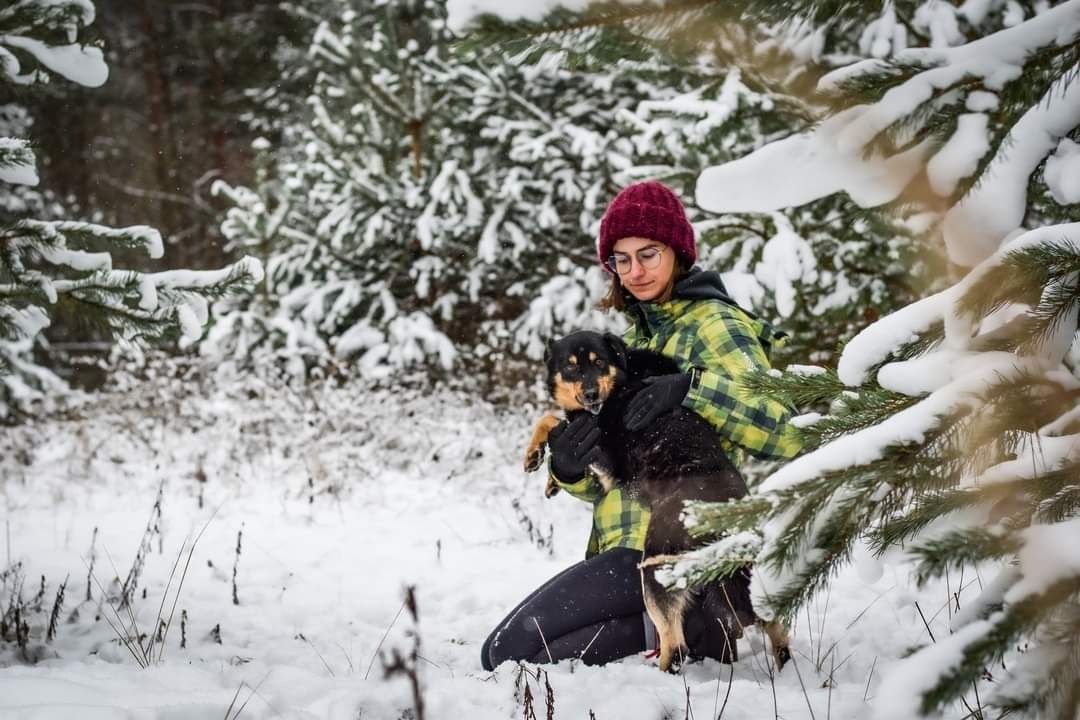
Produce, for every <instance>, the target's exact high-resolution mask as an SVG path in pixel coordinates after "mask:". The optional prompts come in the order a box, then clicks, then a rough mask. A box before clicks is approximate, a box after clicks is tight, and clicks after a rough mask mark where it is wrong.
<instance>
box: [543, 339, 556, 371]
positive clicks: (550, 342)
mask: <svg viewBox="0 0 1080 720" xmlns="http://www.w3.org/2000/svg"><path fill="white" fill-rule="evenodd" d="M554 346H555V340H554V339H551V340H548V341H547V342H546V343H544V364H545V365H547V366H548V367H551V348H553V347H554Z"/></svg>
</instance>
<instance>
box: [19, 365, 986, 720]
mask: <svg viewBox="0 0 1080 720" xmlns="http://www.w3.org/2000/svg"><path fill="white" fill-rule="evenodd" d="M159 387H160V388H161V389H159ZM177 387H181V388H182V387H184V384H183V383H174V384H172V385H166V384H162V385H160V386H159V385H149V384H147V385H141V386H140V385H136V386H132V387H131V388H130V389H128V390H126V391H124V392H120V393H115V394H114V395H112V396H110V397H108V398H106V399H103V400H100V401H98V402H95V403H94V404H92V405H87V406H86V407H85V408H84V410H83V411H82V412H83V415H84V416H85V417H84V418H83V419H75V420H71V419H68V420H54V421H49V422H46V423H42V424H38V425H34V426H29V427H22V428H5V429H3V431H2V436H3V439H2V441H0V450H2V452H3V455H2V459H0V478H2V492H3V502H4V524H5V538H6V540H5V555H4V556H0V559H3V560H4V561H5V562H6V563H7V565H6V566H10V565H11V564H12V563H19V562H21V563H22V569H23V571H24V576H25V585H24V587H23V590H22V594H23V598H24V600H27V601H29V600H30V599H31V598H32V596H34V595H35V594H37V592H38V590H39V588H40V584H41V576H44V577H45V582H46V589H45V594H44V600H43V601H42V605H43V610H42V611H41V612H39V613H38V614H36V615H34V616H33V617H32V622H31V638H30V642H29V652H30V653H31V655H33V656H34V657H36V658H37V662H35V663H32V664H28V663H27V662H26V660H25V659H24V656H23V653H22V651H20V650H19V649H18V648H17V647H16V646H15V645H14V644H10V643H8V644H4V645H2V646H0V647H2V654H0V658H2V661H3V667H2V669H0V716H2V717H4V718H160V719H162V720H164V719H168V720H186V719H188V718H221V717H235V716H236V711H237V709H238V708H239V706H240V705H241V704H242V703H245V702H246V705H244V707H243V711H242V713H241V714H240V717H243V718H351V719H355V718H389V719H394V718H401V717H410V716H411V715H410V713H411V708H412V706H413V698H412V691H411V688H410V684H409V682H408V680H407V678H405V677H401V676H396V677H391V678H389V679H387V678H385V677H384V672H383V664H382V658H384V657H385V658H389V654H390V653H391V652H392V651H393V650H398V651H400V652H401V653H402V654H407V653H408V652H409V651H410V650H411V648H412V646H413V645H412V643H413V639H412V637H411V636H410V635H409V632H410V630H411V629H413V624H412V621H411V619H410V617H409V615H408V613H407V612H402V607H403V597H404V589H405V587H406V586H415V596H416V599H417V604H418V610H419V624H418V625H417V626H416V629H417V631H418V635H419V642H420V649H419V654H420V656H421V658H422V660H421V662H420V663H419V665H420V682H421V691H422V697H423V702H424V706H425V707H424V710H425V716H426V717H428V718H455V719H457V720H460V719H462V718H470V719H471V718H477V719H480V718H500V719H506V718H516V717H523V716H525V714H526V708H525V707H524V689H523V683H526V682H528V683H529V684H530V685H531V688H532V690H531V694H532V697H533V698H534V700H533V703H534V709H535V712H536V715H537V717H545V716H550V715H548V712H547V708H546V702H545V699H544V698H545V694H546V690H545V687H544V676H542V675H537V673H536V671H537V667H535V666H527V667H525V671H526V672H525V673H524V674H523V673H522V672H521V670H520V669H519V668H518V667H517V666H515V665H513V664H510V663H507V664H504V665H503V666H501V667H499V668H498V669H497V670H496V671H495V672H494V673H487V672H484V671H483V670H482V669H481V668H480V666H479V649H480V645H481V643H482V642H483V640H484V638H485V636H486V635H487V633H488V631H489V630H490V629H491V627H492V626H493V625H494V624H495V623H496V622H497V621H498V620H499V619H500V618H501V617H502V616H503V615H504V613H505V612H506V611H507V610H508V609H509V608H510V607H512V606H513V605H514V604H515V603H516V602H517V601H518V600H519V599H520V598H521V597H522V596H523V595H524V594H525V593H527V592H528V591H529V590H531V589H532V588H533V587H534V586H536V585H537V584H539V583H540V582H542V581H543V580H544V579H546V578H547V577H549V576H550V575H552V574H554V573H555V572H556V571H558V570H559V569H561V568H563V567H564V566H566V565H568V564H570V563H572V562H574V561H576V560H578V559H580V557H581V554H582V552H583V550H584V546H585V540H586V536H587V534H588V527H589V511H588V508H587V506H586V505H584V504H582V503H580V502H578V501H576V500H573V499H572V498H569V497H567V496H566V495H565V494H562V495H560V496H557V497H556V498H554V499H551V500H545V499H544V498H543V496H542V485H543V479H542V478H541V477H539V476H538V475H534V476H530V475H526V474H525V473H524V472H523V471H522V470H521V468H520V458H519V455H520V453H521V449H522V447H523V445H524V443H525V441H526V439H527V437H528V428H529V425H530V423H531V421H532V420H533V419H534V418H535V417H536V413H537V412H538V410H537V409H536V408H533V407H530V406H528V405H524V406H522V407H521V408H518V409H514V410H512V411H507V410H497V409H495V408H492V407H491V406H489V405H486V404H484V403H483V402H478V401H477V400H476V399H475V398H473V397H469V396H466V395H463V394H458V393H455V392H451V391H444V392H438V393H416V392H404V391H402V392H398V393H390V392H385V391H379V392H368V393H365V392H364V391H363V390H362V389H360V388H358V387H345V388H336V389H332V388H329V387H324V388H322V389H318V390H314V391H312V390H305V391H301V392H294V391H292V390H287V389H283V388H272V387H269V386H264V385H260V384H259V383H258V382H256V381H248V383H247V387H245V388H235V389H234V391H233V392H231V393H228V394H226V393H222V392H219V391H216V390H212V389H211V390H200V391H197V392H191V393H190V394H188V395H187V396H186V397H183V398H177V397H176V395H175V389H176V388H177ZM168 388H172V389H168ZM204 393H205V394H204ZM159 485H162V486H163V500H162V503H161V512H160V515H161V519H160V523H159V527H160V533H158V534H155V535H153V537H152V539H151V542H150V547H151V548H152V549H151V552H150V553H149V555H148V556H147V557H146V560H145V567H144V569H143V571H142V574H141V578H140V580H139V585H138V591H137V592H136V600H135V602H134V603H133V606H134V617H135V619H136V621H137V623H138V627H139V628H140V629H141V630H143V631H146V632H149V633H152V632H153V630H152V629H153V627H154V626H155V624H156V618H157V616H158V613H159V607H160V606H161V604H162V595H163V593H165V594H166V595H167V602H166V603H165V610H164V612H163V615H164V616H166V617H167V616H168V614H169V610H170V607H171V606H172V603H173V597H174V596H176V593H177V591H178V592H179V599H178V601H177V602H176V609H175V615H174V616H173V619H172V624H171V626H170V629H169V631H168V634H167V636H166V637H165V641H164V643H163V645H160V646H159V647H158V648H156V649H155V651H154V653H153V654H154V656H155V658H156V657H157V655H158V652H159V651H160V653H161V658H160V660H156V659H155V661H154V662H152V663H151V665H150V667H148V668H145V669H143V668H140V667H139V665H138V664H137V663H136V661H135V660H134V659H133V657H132V654H131V652H129V650H128V649H126V648H125V646H124V645H123V644H122V643H120V642H119V641H118V636H117V633H116V631H114V630H113V629H112V628H110V625H109V624H108V622H106V619H105V618H106V617H107V618H108V619H109V620H111V621H112V622H113V624H114V625H119V624H120V623H121V622H124V623H125V624H127V625H129V626H130V618H129V617H128V616H127V614H126V613H123V614H122V616H121V618H120V619H118V618H117V616H116V615H115V614H114V613H113V611H112V610H110V609H109V607H110V606H109V604H108V603H106V604H103V603H102V595H103V592H102V587H103V588H104V590H105V592H106V593H108V594H110V595H113V596H117V595H118V594H119V586H120V583H122V582H123V581H124V579H125V578H126V577H127V575H128V572H129V569H130V568H131V566H132V564H133V561H134V559H135V556H136V552H137V549H138V547H139V545H140V542H141V541H142V540H143V538H144V535H145V530H146V527H147V521H148V518H150V517H151V511H152V507H153V506H154V502H155V497H156V496H157V493H158V488H159ZM200 498H201V500H200ZM204 528H205V531H204V532H202V534H201V536H199V539H198V542H197V544H196V546H195V549H194V553H193V556H192V562H191V564H190V568H189V569H188V571H187V574H186V577H185V578H184V580H183V585H182V587H180V588H179V589H178V588H177V584H178V580H179V578H180V574H181V572H182V568H183V564H184V563H183V559H185V558H186V557H187V556H186V553H185V554H184V555H183V556H181V555H180V554H181V552H182V549H183V548H185V547H190V542H191V540H192V539H193V538H194V537H195V536H197V535H199V533H200V532H201V531H203V529H204ZM95 529H96V538H95ZM238 534H240V553H239V560H237V540H238ZM92 545H93V549H92ZM91 556H93V567H94V575H95V577H96V578H97V580H98V581H100V583H101V586H102V587H99V586H98V585H97V584H96V583H95V582H91V588H90V595H91V597H92V599H91V600H86V597H87V576H88V563H89V562H91ZM178 556H180V557H181V563H180V569H179V570H176V571H175V573H174V572H173V566H174V563H175V562H176V560H177V558H178ZM114 563H115V569H114ZM234 567H235V572H236V585H235V587H236V597H237V600H238V601H239V604H234V602H233V572H234ZM875 575H877V573H876V572H875V567H874V566H873V564H872V563H870V564H869V567H867V564H866V563H864V564H863V565H862V566H861V567H859V568H857V569H852V570H850V571H847V572H845V573H844V574H842V575H841V576H840V577H839V578H838V579H837V580H836V582H835V583H834V585H833V587H832V589H831V591H830V593H829V594H828V596H827V597H826V596H823V597H821V598H819V599H817V600H816V601H815V602H813V603H811V606H810V608H809V611H808V612H807V613H806V614H805V615H804V616H802V617H800V619H799V622H798V624H797V625H796V627H795V628H794V631H793V649H794V653H795V663H793V664H790V665H789V666H788V667H786V668H785V669H784V670H783V671H782V672H781V673H780V674H779V675H777V676H776V677H775V680H774V681H771V680H770V678H769V673H768V672H767V670H766V667H765V659H764V654H763V648H762V643H761V639H760V637H759V636H758V635H757V634H756V633H751V634H750V637H748V638H747V639H745V640H743V641H740V642H741V643H742V645H741V652H742V655H743V659H742V660H741V661H740V662H739V663H737V664H736V665H735V666H734V667H733V669H732V668H729V667H728V666H722V665H720V664H718V663H715V662H712V661H708V662H704V663H698V664H693V665H691V666H689V667H687V668H686V670H685V672H684V673H683V674H682V675H665V674H662V673H661V672H660V671H659V670H657V668H656V666H655V660H649V659H645V658H644V656H637V657H631V658H627V659H625V660H623V661H621V662H618V663H614V664H612V665H609V666H606V667H585V666H583V665H581V664H574V663H569V662H564V663H560V664H559V665H556V666H552V667H547V668H542V669H544V670H547V675H546V679H547V681H548V682H549V683H550V686H551V688H552V691H553V697H554V715H553V716H554V717H557V718H586V717H590V711H591V713H592V715H591V716H593V717H596V718H599V719H600V720H608V719H613V718H620V719H626V720H630V719H633V718H648V719H650V720H652V719H657V718H667V717H671V718H674V717H679V718H682V717H698V718H702V717H706V716H710V717H716V716H717V714H718V713H719V712H720V708H721V706H723V705H724V703H725V697H727V699H726V707H724V711H723V717H726V718H762V717H774V716H776V717H781V718H787V719H794V718H810V717H813V718H817V719H819V720H820V719H822V718H828V717H833V718H860V717H869V716H870V715H871V713H872V705H873V699H874V696H875V694H876V690H877V688H878V684H879V681H880V679H881V677H882V675H883V673H885V672H887V671H888V669H889V665H890V664H891V663H890V660H889V658H893V657H896V656H898V655H899V654H901V653H902V651H903V650H904V649H905V648H906V647H908V646H910V645H913V644H916V643H919V642H924V641H925V640H926V638H927V632H926V628H925V627H924V625H923V622H922V620H921V619H920V617H919V615H918V613H917V610H916V608H915V605H914V600H916V599H918V600H919V605H920V608H921V609H922V611H923V613H924V614H925V616H926V619H927V620H928V621H929V622H930V625H931V628H932V629H933V630H934V631H935V633H942V634H944V633H947V629H946V622H947V616H948V612H949V611H948V610H947V609H946V600H945V598H946V595H947V591H946V588H945V587H944V586H931V587H929V588H928V589H926V590H925V591H924V592H922V593H921V594H920V595H919V596H915V595H913V594H912V592H911V590H909V589H908V588H909V587H910V586H911V583H910V582H909V579H908V576H907V571H906V568H904V567H903V566H897V565H887V566H886V567H885V571H884V573H883V574H882V575H881V576H880V577H879V578H878V579H876V580H874V576H875ZM170 577H172V584H171V586H169V587H168V590H167V591H166V586H168V585H169V581H170ZM65 578H66V579H67V586H66V589H65V602H64V605H63V611H62V613H61V615H60V619H59V626H58V629H57V632H56V637H55V639H54V640H53V641H52V642H51V643H46V642H45V637H44V635H45V632H46V630H45V625H46V624H47V622H48V614H49V610H50V609H51V607H52V605H53V599H54V597H55V594H56V590H57V587H58V585H59V583H61V582H62V581H64V580H65ZM114 578H116V579H114ZM12 580H13V575H12V574H10V573H9V575H8V576H7V578H6V581H5V582H6V584H5V585H3V586H2V587H0V593H2V594H0V610H7V609H8V608H9V607H10V605H11V597H10V594H11V590H12ZM870 580H874V581H873V582H868V581H870ZM970 580H971V578H967V579H965V580H964V583H965V584H967V583H968V582H969V581H970ZM956 584H957V583H956V579H955V578H954V583H953V586H952V589H953V590H956ZM961 599H962V597H961ZM182 612H184V613H186V620H185V622H184V623H183V633H182V632H181V627H180V625H181V623H180V617H181V613H182ZM98 618H100V619H98ZM215 627H217V628H219V629H220V643H219V642H217V641H216V640H215V638H214V633H213V632H212V631H213V629H214V628H215ZM384 636H385V638H384ZM181 640H184V646H183V647H181ZM729 673H730V675H729ZM830 675H831V678H832V680H831V681H830ZM537 677H539V678H540V679H539V680H538V679H537ZM729 683H730V688H729ZM234 698H236V699H235V703H234ZM231 704H232V705H233V707H232V711H231V712H227V710H228V708H229V707H230V705H231ZM688 705H689V708H688Z"/></svg>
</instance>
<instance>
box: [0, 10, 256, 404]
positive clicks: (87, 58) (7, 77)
mask: <svg viewBox="0 0 1080 720" xmlns="http://www.w3.org/2000/svg"><path fill="white" fill-rule="evenodd" d="M94 17H95V8H94V5H93V3H91V2H89V0H18V1H17V2H14V3H9V4H8V5H7V6H6V7H5V8H3V9H2V10H0V84H2V85H10V84H22V85H32V84H34V83H38V82H44V81H47V80H48V79H49V77H50V73H52V74H55V75H57V76H59V77H61V78H64V79H66V80H71V81H73V82H76V83H78V84H81V85H85V86H88V87H97V86H99V85H101V84H102V83H104V82H105V79H106V78H107V77H108V67H107V66H106V65H105V62H104V59H103V57H104V56H103V53H102V51H101V48H98V47H89V46H84V45H81V44H79V42H78V34H79V32H80V31H81V30H82V29H83V28H85V27H86V26H87V25H89V24H91V23H92V22H93V21H94ZM28 126H29V120H28V118H26V117H25V113H24V112H22V111H21V110H20V109H18V108H16V107H15V106H3V107H2V108H0V183H2V184H0V419H4V420H9V419H11V418H12V417H13V416H14V415H15V414H16V413H18V412H23V411H27V410H28V409H29V408H30V406H31V405H32V404H33V403H34V402H36V401H38V400H42V399H45V398H48V397H50V396H53V395H57V394H59V393H62V392H63V390H64V389H65V387H66V386H65V384H64V383H63V382H62V381H61V380H60V379H59V378H58V377H57V376H56V375H55V374H53V373H52V372H51V371H49V370H47V369H45V368H42V367H40V366H38V365H36V364H35V363H34V362H33V360H32V359H31V352H32V350H33V348H34V345H35V343H36V342H40V341H41V335H42V333H43V332H44V330H45V329H46V328H47V327H49V325H50V324H51V316H52V315H53V313H54V311H55V310H56V308H57V307H58V306H60V305H64V306H65V307H67V308H69V309H71V310H72V311H73V312H74V313H75V314H76V316H77V317H79V318H80V319H82V320H84V321H86V322H87V323H88V324H95V325H97V326H98V327H101V328H103V329H105V330H106V331H107V332H108V333H109V334H111V335H113V336H114V337H117V338H121V339H124V340H128V341H143V340H155V341H160V340H165V339H170V338H179V341H180V345H181V346H182V347H183V346H187V345H190V344H191V343H193V342H194V341H195V340H197V339H199V338H200V337H201V335H202V330H203V326H204V325H205V324H206V322H207V319H208V312H207V299H213V298H217V297H221V296H223V295H225V294H228V293H230V292H234V291H235V290H237V289H238V288H240V287H244V286H247V285H250V284H252V283H257V282H259V281H260V280H261V279H262V266H261V265H260V263H259V262H258V260H254V259H251V258H243V259H241V260H240V261H238V262H236V263H234V264H232V265H230V266H228V267H226V268H222V269H220V270H208V271H183V270H172V271H165V272H158V273H141V272H136V271H131V270H119V269H116V268H114V267H113V260H112V255H111V251H112V250H117V249H129V250H141V251H144V252H146V253H147V254H148V255H149V256H150V257H151V258H155V259H157V258H161V257H162V255H163V254H164V246H163V243H162V238H161V235H160V233H158V231H156V230H154V229H152V228H149V227H146V226H133V227H128V228H111V227H105V226H102V225H99V224H95V223H88V222H79V221H71V220H47V219H41V218H36V217H31V216H30V215H31V213H33V212H34V211H35V210H38V209H42V207H41V206H42V205H43V203H41V202H40V201H35V202H27V195H26V190H25V186H30V185H37V183H38V177H37V173H36V170H35V160H34V155H33V151H32V150H31V149H30V146H29V144H28V142H27V141H26V140H25V139H23V138H19V137H11V136H6V135H5V134H4V133H7V132H12V133H21V132H25V131H26V129H27V127H28Z"/></svg>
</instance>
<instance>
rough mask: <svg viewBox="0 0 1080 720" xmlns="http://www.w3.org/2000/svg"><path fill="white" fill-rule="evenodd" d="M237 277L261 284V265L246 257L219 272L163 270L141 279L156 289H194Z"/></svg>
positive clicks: (248, 256)
mask: <svg viewBox="0 0 1080 720" xmlns="http://www.w3.org/2000/svg"><path fill="white" fill-rule="evenodd" d="M238 276H246V277H248V278H249V279H250V282H251V283H253V284H257V283H260V282H262V281H263V279H264V276H263V269H262V263H261V262H259V261H258V260H257V259H256V258H253V257H251V256H250V255H247V256H244V257H242V258H240V259H239V260H237V261H236V262H234V263H232V264H231V265H226V266H225V267H223V268H221V269H220V270H163V271H161V272H156V273H147V274H146V275H144V276H143V278H144V281H146V282H151V283H153V284H154V286H155V287H157V288H190V289H194V288H207V287H211V286H213V285H220V284H222V283H224V282H226V281H227V280H229V278H231V277H238Z"/></svg>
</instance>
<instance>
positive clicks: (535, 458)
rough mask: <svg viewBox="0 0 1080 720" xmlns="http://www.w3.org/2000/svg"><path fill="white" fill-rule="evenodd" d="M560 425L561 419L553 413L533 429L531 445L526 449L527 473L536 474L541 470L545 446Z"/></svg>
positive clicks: (538, 422) (543, 418)
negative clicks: (536, 471) (549, 436)
mask: <svg viewBox="0 0 1080 720" xmlns="http://www.w3.org/2000/svg"><path fill="white" fill-rule="evenodd" d="M558 424H559V418H558V417H557V416H555V415H554V414H552V413H547V414H546V415H544V416H543V417H542V418H540V419H539V420H537V422H536V425H535V426H534V427H533V432H532V437H531V438H530V439H529V445H528V447H526V448H525V472H534V471H535V470H539V469H540V463H541V461H542V460H543V459H544V446H545V445H547V439H548V435H549V434H550V433H551V431H552V430H553V429H554V428H555V426H556V425H558Z"/></svg>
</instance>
